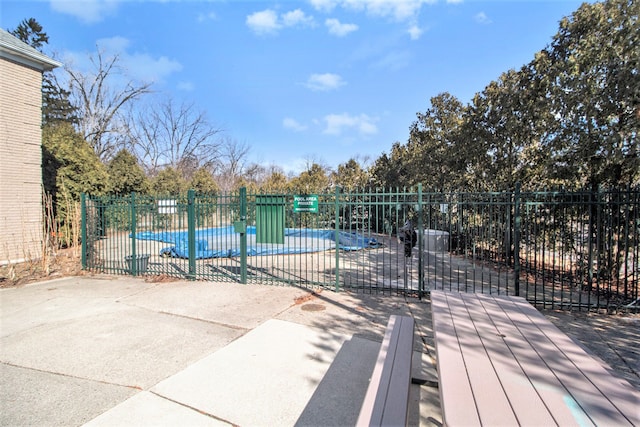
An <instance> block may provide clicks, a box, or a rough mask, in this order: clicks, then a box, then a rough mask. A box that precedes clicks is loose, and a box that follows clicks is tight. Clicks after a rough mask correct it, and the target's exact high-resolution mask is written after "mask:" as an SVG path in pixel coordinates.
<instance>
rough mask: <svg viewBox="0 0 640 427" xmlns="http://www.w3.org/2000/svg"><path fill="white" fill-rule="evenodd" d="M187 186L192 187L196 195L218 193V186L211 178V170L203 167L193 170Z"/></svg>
mask: <svg viewBox="0 0 640 427" xmlns="http://www.w3.org/2000/svg"><path fill="white" fill-rule="evenodd" d="M189 188H192V189H193V190H194V191H195V192H196V194H197V195H217V194H219V193H220V187H218V184H217V183H216V181H215V180H214V179H213V176H212V175H211V172H209V171H208V170H207V168H204V167H201V168H199V169H198V170H196V171H195V173H194V174H193V178H191V182H190V183H189Z"/></svg>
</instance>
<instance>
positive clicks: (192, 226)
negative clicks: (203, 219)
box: [187, 189, 196, 280]
mask: <svg viewBox="0 0 640 427" xmlns="http://www.w3.org/2000/svg"><path fill="white" fill-rule="evenodd" d="M194 200H195V192H194V191H193V189H191V190H189V191H188V192H187V245H188V250H189V280H196V214H195V203H194Z"/></svg>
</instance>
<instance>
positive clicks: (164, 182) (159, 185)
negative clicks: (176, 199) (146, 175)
mask: <svg viewBox="0 0 640 427" xmlns="http://www.w3.org/2000/svg"><path fill="white" fill-rule="evenodd" d="M186 187H187V183H186V182H185V180H184V179H183V178H182V175H181V174H180V172H178V171H177V170H176V169H174V168H172V167H170V166H168V167H166V168H164V169H162V170H161V171H160V172H159V173H158V174H157V175H156V177H155V178H154V179H153V180H152V182H151V188H152V190H153V193H154V194H156V195H159V196H167V195H177V194H181V193H183V192H184V191H185V190H186Z"/></svg>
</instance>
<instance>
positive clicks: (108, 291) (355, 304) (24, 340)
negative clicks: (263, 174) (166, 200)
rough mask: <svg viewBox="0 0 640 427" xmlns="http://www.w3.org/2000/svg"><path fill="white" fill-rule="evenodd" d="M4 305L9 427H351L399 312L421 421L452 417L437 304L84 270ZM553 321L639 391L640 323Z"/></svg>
mask: <svg viewBox="0 0 640 427" xmlns="http://www.w3.org/2000/svg"><path fill="white" fill-rule="evenodd" d="M0 310H1V314H0V393H1V395H2V399H1V404H0V405H1V406H0V425H3V426H4V425H6V426H20V425H22V426H35V425H37V426H58V425H60V426H79V425H85V424H86V425H89V426H119V425H122V426H125V425H126V426H132V425H137V426H151V425H153V426H163V425H166V426H176V425H181V426H192V425H193V426H199V425H239V426H294V425H298V426H331V425H334V426H345V425H353V424H354V423H355V421H356V419H357V416H358V412H359V409H360V406H361V403H362V400H363V398H364V394H365V392H366V388H367V384H368V378H369V375H370V374H371V372H372V370H373V365H374V363H375V359H376V356H377V352H378V349H379V346H380V342H381V341H382V337H383V334H384V329H385V327H386V324H387V321H388V318H389V316H390V315H391V314H402V315H410V316H413V317H414V319H415V320H416V327H417V330H416V334H415V335H416V338H415V346H414V350H415V352H414V356H415V357H414V376H415V377H419V378H423V379H425V380H427V384H426V385H422V386H418V385H412V389H411V402H410V413H409V415H410V424H411V425H440V423H441V414H440V409H439V398H438V389H437V388H436V387H433V384H435V381H436V376H435V371H434V369H433V366H434V364H433V363H434V360H433V356H434V355H435V351H434V349H433V344H432V330H431V312H430V304H429V302H428V300H426V301H425V300H423V301H420V300H417V299H414V298H408V299H405V298H402V297H393V296H386V295H384V296H383V295H363V294H350V293H346V292H341V293H335V292H332V291H326V290H325V291H319V292H317V293H312V292H311V291H309V290H306V289H298V288H295V287H278V286H260V285H238V284H225V283H208V282H185V281H176V282H168V283H150V282H146V281H144V280H142V279H134V278H130V277H111V276H93V277H87V276H85V277H72V278H65V279H59V280H54V281H48V282H42V283H37V284H33V285H28V286H24V287H20V288H7V289H0ZM547 315H548V316H549V317H551V318H552V320H553V321H554V322H555V323H556V324H557V325H558V326H559V327H561V329H563V330H565V332H567V333H569V335H570V336H572V337H574V338H575V339H576V340H579V341H580V342H582V343H583V344H584V345H585V346H586V347H588V348H589V350H590V351H592V352H593V353H594V354H596V355H598V356H599V357H602V358H603V359H604V360H605V361H606V362H607V363H609V364H610V365H611V366H612V367H613V368H614V369H616V374H618V375H621V376H624V377H626V378H627V379H628V380H629V381H630V382H631V383H632V384H633V385H634V386H635V387H639V385H640V380H639V379H640V376H639V374H640V366H639V365H640V362H639V361H640V355H639V354H638V348H637V342H638V341H639V340H640V328H638V327H637V326H638V322H637V321H638V320H640V319H639V318H638V317H631V318H623V320H621V322H622V323H621V325H622V327H615V325H614V326H611V327H609V328H608V329H603V328H605V327H606V325H605V323H606V324H612V323H615V322H616V321H617V320H616V318H615V317H605V318H602V317H592V316H588V315H572V314H564V313H547ZM602 319H604V320H602ZM618 320H619V319H618ZM594 322H596V323H594ZM603 322H604V323H603ZM594 325H596V326H597V327H594ZM603 331H604V332H603Z"/></svg>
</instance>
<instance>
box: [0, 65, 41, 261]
mask: <svg viewBox="0 0 640 427" xmlns="http://www.w3.org/2000/svg"><path fill="white" fill-rule="evenodd" d="M0 75H1V76H2V78H1V79H0V264H6V263H9V262H21V261H29V260H36V259H39V258H41V257H42V247H43V245H42V241H43V217H42V148H41V144H42V130H41V121H42V110H41V108H42V92H41V88H42V73H41V72H40V71H38V70H35V69H32V68H29V67H25V66H23V65H19V64H16V63H14V62H11V61H9V60H6V59H3V58H0Z"/></svg>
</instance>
